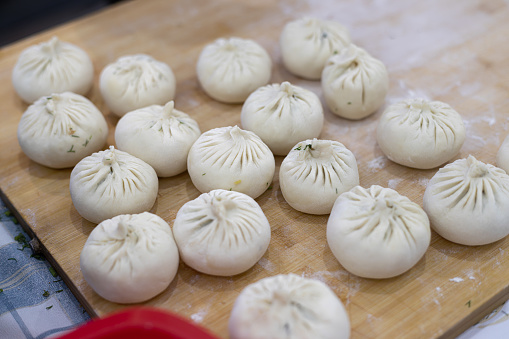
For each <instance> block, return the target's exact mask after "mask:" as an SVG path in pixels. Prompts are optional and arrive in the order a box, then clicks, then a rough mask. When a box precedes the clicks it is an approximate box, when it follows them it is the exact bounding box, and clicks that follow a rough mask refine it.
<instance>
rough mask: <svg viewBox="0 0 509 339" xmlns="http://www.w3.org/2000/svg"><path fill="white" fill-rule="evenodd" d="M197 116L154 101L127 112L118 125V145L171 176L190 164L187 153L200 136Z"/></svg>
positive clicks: (161, 173) (161, 175)
mask: <svg viewBox="0 0 509 339" xmlns="http://www.w3.org/2000/svg"><path fill="white" fill-rule="evenodd" d="M200 134H201V132H200V128H199V127H198V124H197V123H196V121H195V120H193V119H192V118H191V117H190V116H189V115H187V114H186V113H184V112H181V111H178V110H176V109H175V108H174V103H173V101H170V102H169V103H167V104H166V105H165V106H160V105H151V106H147V107H144V108H140V109H137V110H134V111H131V112H129V113H127V114H126V115H124V116H123V117H122V118H120V120H119V121H118V123H117V127H116V129H115V142H116V144H117V147H118V149H120V150H122V151H125V152H127V153H129V154H131V155H134V156H135V157H138V158H140V159H141V160H143V161H145V162H147V163H148V164H149V165H150V166H152V167H153V168H154V170H155V171H156V173H157V176H159V177H170V176H173V175H177V174H179V173H182V172H184V171H185V170H186V168H187V155H188V153H189V149H190V148H191V146H192V145H193V143H194V142H195V141H196V139H198V137H199V136H200Z"/></svg>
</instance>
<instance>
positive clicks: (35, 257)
mask: <svg viewBox="0 0 509 339" xmlns="http://www.w3.org/2000/svg"><path fill="white" fill-rule="evenodd" d="M30 258H34V259H37V260H44V257H43V256H42V255H40V254H32V255H31V256H30Z"/></svg>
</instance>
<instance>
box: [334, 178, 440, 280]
mask: <svg viewBox="0 0 509 339" xmlns="http://www.w3.org/2000/svg"><path fill="white" fill-rule="evenodd" d="M430 239H431V231H430V226H429V219H428V217H427V216H426V213H425V212H424V211H423V210H422V208H421V207H420V206H419V205H418V204H416V203H414V202H412V201H410V199H408V198H407V197H405V196H402V195H400V194H399V193H398V192H396V191H394V190H392V189H390V188H383V187H380V186H378V185H373V186H371V187H370V188H368V189H365V188H362V187H360V186H357V187H355V188H353V189H352V190H350V191H348V192H346V193H343V194H341V195H340V196H339V198H338V199H337V200H336V203H335V204H334V207H333V208H332V212H331V214H330V217H329V220H328V222H327V242H328V244H329V247H330V249H331V250H332V253H333V254H334V256H335V257H336V259H338V261H339V263H340V264H341V265H342V266H343V267H344V268H345V269H346V270H347V271H349V272H350V273H353V274H355V275H358V276H360V277H364V278H373V279H383V278H391V277H395V276H397V275H400V274H402V273H404V272H406V271H408V270H409V269H411V268H412V267H413V266H414V265H415V264H417V262H418V261H419V260H420V259H421V258H422V256H423V255H424V253H425V252H426V250H427V249H428V247H429V244H430Z"/></svg>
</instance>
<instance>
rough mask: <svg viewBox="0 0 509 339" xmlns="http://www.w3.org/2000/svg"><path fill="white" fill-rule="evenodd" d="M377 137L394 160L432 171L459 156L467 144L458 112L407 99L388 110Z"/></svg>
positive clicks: (425, 101) (388, 155) (438, 103)
mask: <svg viewBox="0 0 509 339" xmlns="http://www.w3.org/2000/svg"><path fill="white" fill-rule="evenodd" d="M376 137H377V141H378V145H379V146H380V148H381V149H382V151H383V152H384V153H385V155H386V156H387V157H388V158H389V159H390V160H392V161H394V162H396V163H398V164H400V165H404V166H408V167H413V168H419V169H429V168H434V167H437V166H440V165H442V164H443V163H445V162H447V161H449V160H451V158H453V157H454V156H455V155H456V154H458V152H459V150H460V148H461V146H462V145H463V142H464V141H465V126H464V125H463V121H462V120H461V116H460V115H459V114H458V112H456V111H455V110H454V109H452V108H451V106H449V105H448V104H446V103H443V102H440V101H427V100H424V99H407V100H404V101H401V102H398V103H396V104H393V105H391V106H389V107H387V108H386V109H385V111H384V113H383V114H382V116H381V117H380V120H379V122H378V127H377V133H376Z"/></svg>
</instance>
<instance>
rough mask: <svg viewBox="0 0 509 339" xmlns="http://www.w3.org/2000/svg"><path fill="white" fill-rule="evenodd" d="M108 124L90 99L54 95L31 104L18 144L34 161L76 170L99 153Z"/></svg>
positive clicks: (20, 128)
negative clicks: (80, 163)
mask: <svg viewBox="0 0 509 339" xmlns="http://www.w3.org/2000/svg"><path fill="white" fill-rule="evenodd" d="M107 136H108V124H107V123H106V120H105V119H104V116H103V115H102V113H101V112H99V110H98V109H97V107H95V106H94V104H93V103H92V102H91V101H90V100H88V99H87V98H85V97H83V96H81V95H79V94H75V93H71V92H64V93H60V94H51V95H50V96H47V97H41V98H40V99H39V100H37V101H36V102H35V103H34V104H32V105H30V106H29V107H28V108H27V110H26V111H25V113H23V115H22V116H21V120H20V122H19V124H18V142H19V145H20V146H21V149H22V150H23V152H24V153H25V154H26V155H27V156H28V157H29V158H30V159H32V160H33V161H35V162H37V163H39V164H42V165H44V166H48V167H51V168H67V167H73V166H74V165H76V164H77V163H78V162H79V161H80V160H81V159H83V158H84V157H86V156H87V155H90V154H92V153H94V152H97V151H99V150H100V149H102V147H103V146H104V143H105V142H106V137H107Z"/></svg>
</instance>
